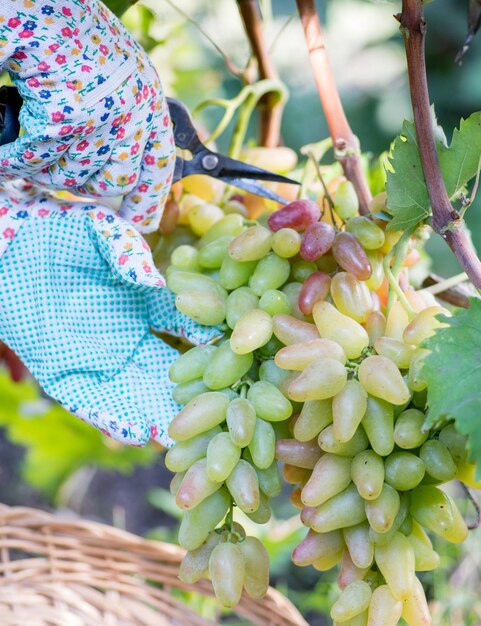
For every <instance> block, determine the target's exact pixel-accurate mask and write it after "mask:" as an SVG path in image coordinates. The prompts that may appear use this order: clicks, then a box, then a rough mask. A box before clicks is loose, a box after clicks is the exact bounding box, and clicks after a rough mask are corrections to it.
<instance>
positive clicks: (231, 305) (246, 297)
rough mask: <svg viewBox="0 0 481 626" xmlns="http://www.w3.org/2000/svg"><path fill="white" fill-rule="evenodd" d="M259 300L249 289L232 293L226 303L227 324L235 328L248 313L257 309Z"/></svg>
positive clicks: (240, 289)
mask: <svg viewBox="0 0 481 626" xmlns="http://www.w3.org/2000/svg"><path fill="white" fill-rule="evenodd" d="M258 304H259V298H258V297H257V296H256V294H255V293H254V292H253V291H252V289H250V288H249V287H239V288H238V289H235V290H234V291H232V292H231V293H230V294H229V295H228V297H227V302H226V322H227V324H228V326H230V328H235V325H236V324H237V322H238V321H239V320H240V319H241V318H242V317H243V316H244V315H245V314H246V313H247V312H248V311H252V310H253V309H257V305H258Z"/></svg>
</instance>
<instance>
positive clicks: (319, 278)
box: [298, 272, 331, 315]
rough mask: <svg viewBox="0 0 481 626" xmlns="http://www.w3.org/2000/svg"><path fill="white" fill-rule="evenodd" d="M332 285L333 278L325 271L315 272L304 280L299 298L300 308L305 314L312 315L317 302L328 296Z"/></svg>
mask: <svg viewBox="0 0 481 626" xmlns="http://www.w3.org/2000/svg"><path fill="white" fill-rule="evenodd" d="M330 285H331V279H330V277H329V276H328V275H327V274H325V273H324V272H314V273H313V274H311V275H310V276H309V278H307V279H306V280H305V281H304V284H303V285H302V289H301V293H300V294H299V299H298V305H299V309H300V310H301V312H302V313H304V315H311V313H312V308H313V306H314V305H315V304H316V302H319V300H324V299H325V298H326V296H327V295H328V293H329V288H330Z"/></svg>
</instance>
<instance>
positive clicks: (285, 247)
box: [272, 228, 302, 259]
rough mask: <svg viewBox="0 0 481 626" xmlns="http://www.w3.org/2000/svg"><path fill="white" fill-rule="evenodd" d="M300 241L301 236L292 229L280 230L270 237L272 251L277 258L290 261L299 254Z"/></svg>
mask: <svg viewBox="0 0 481 626" xmlns="http://www.w3.org/2000/svg"><path fill="white" fill-rule="evenodd" d="M301 241H302V238H301V235H300V234H299V233H298V232H297V231H296V230H294V229H293V228H281V229H280V230H278V231H277V232H276V233H274V234H273V235H272V249H273V250H274V252H275V253H276V254H277V255H278V256H280V257H282V258H284V259H290V258H291V257H293V256H296V254H299V250H300V249H301Z"/></svg>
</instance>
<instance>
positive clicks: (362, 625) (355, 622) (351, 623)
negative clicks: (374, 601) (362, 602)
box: [332, 611, 368, 626]
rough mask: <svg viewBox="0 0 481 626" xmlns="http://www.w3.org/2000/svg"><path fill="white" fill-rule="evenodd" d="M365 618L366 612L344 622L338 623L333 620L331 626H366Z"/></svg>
mask: <svg viewBox="0 0 481 626" xmlns="http://www.w3.org/2000/svg"><path fill="white" fill-rule="evenodd" d="M367 616H368V613H367V611H364V613H359V615H356V617H353V618H352V619H348V620H346V621H345V622H339V621H337V620H334V621H333V622H332V626H368V624H367Z"/></svg>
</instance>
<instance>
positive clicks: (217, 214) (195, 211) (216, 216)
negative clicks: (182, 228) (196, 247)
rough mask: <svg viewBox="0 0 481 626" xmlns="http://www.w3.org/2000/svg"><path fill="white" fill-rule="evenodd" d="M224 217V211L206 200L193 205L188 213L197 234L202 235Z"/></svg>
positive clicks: (192, 227) (190, 223)
mask: <svg viewBox="0 0 481 626" xmlns="http://www.w3.org/2000/svg"><path fill="white" fill-rule="evenodd" d="M223 217H224V211H223V210H222V209H221V208H220V207H218V206H216V205H215V204H210V203H208V202H205V203H203V204H199V205H197V206H193V207H192V208H191V209H190V211H189V212H188V214H187V219H188V220H189V225H190V227H191V229H192V230H193V231H194V233H195V234H196V235H198V236H199V237H202V235H205V233H206V232H207V231H208V230H209V229H210V228H211V226H213V225H214V224H215V223H216V222H218V221H219V220H221V219H222V218H223Z"/></svg>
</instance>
